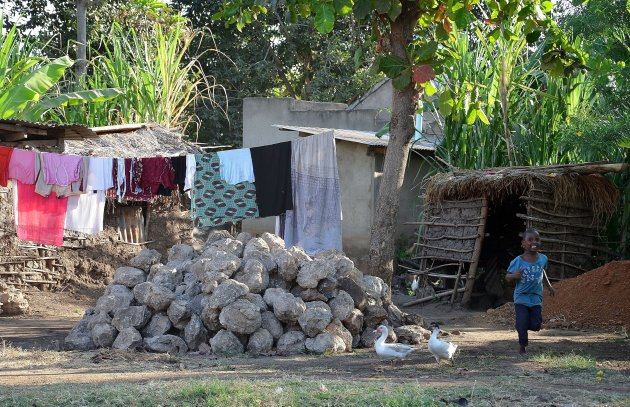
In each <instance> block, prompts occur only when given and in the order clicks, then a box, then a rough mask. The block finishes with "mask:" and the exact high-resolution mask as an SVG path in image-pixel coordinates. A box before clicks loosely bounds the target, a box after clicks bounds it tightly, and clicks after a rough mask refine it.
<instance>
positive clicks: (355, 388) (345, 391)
mask: <svg viewBox="0 0 630 407" xmlns="http://www.w3.org/2000/svg"><path fill="white" fill-rule="evenodd" d="M460 398H465V399H467V400H468V401H469V402H472V401H473V400H474V403H475V405H490V404H492V403H491V400H492V399H493V396H492V391H491V390H490V389H488V388H484V387H483V386H479V385H477V386H475V387H472V386H457V387H452V386H448V385H446V386H439V387H438V386H424V385H423V384H422V382H418V383H411V384H397V383H382V382H381V383H364V382H358V383H356V382H349V381H326V382H317V381H310V380H300V379H290V380H277V381H259V380H256V381H250V380H248V381H244V380H208V381H195V380H178V381H169V382H165V381H152V382H148V383H140V384H139V383H119V384H106V385H103V384H100V385H96V384H89V385H85V384H76V385H67V384H64V385H47V386H28V387H27V386H25V387H12V388H10V389H9V388H8V387H0V405H3V406H4V405H11V406H17V407H19V406H38V407H48V406H100V405H107V406H134V407H135V406H157V405H159V406H190V407H193V406H194V407H197V406H230V407H241V406H274V407H275V406H278V407H280V406H283V407H285V406H286V407H298V406H299V407H310V406H366V407H367V406H386V407H398V406H401V407H407V406H409V407H411V406H413V407H417V406H445V405H455V404H456V403H457V401H458V400H459V399H460Z"/></svg>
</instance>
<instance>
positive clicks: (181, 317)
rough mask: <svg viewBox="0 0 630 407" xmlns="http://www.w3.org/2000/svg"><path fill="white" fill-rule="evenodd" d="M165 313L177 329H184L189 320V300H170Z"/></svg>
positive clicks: (190, 311) (190, 313)
mask: <svg viewBox="0 0 630 407" xmlns="http://www.w3.org/2000/svg"><path fill="white" fill-rule="evenodd" d="M166 315H168V319H169V320H170V321H171V323H172V324H173V326H174V327H175V328H177V329H184V328H185V327H186V325H187V324H188V321H189V320H190V316H191V315H192V310H191V309H190V301H186V300H185V299H177V300H175V301H173V302H171V305H169V306H168V309H167V310H166Z"/></svg>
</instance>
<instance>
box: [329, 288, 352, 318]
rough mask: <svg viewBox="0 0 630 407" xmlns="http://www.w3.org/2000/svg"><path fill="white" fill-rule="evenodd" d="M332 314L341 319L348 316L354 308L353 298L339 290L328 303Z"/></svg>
mask: <svg viewBox="0 0 630 407" xmlns="http://www.w3.org/2000/svg"><path fill="white" fill-rule="evenodd" d="M328 305H329V306H330V310H331V311H332V315H333V317H334V318H337V319H339V320H341V321H343V320H344V319H346V318H348V317H349V316H350V314H351V313H352V310H353V309H354V300H353V299H352V297H351V296H350V294H348V293H347V292H345V291H343V290H339V292H338V293H337V296H336V297H335V298H333V299H332V300H330V302H329V303H328Z"/></svg>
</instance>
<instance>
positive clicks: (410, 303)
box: [402, 288, 465, 307]
mask: <svg viewBox="0 0 630 407" xmlns="http://www.w3.org/2000/svg"><path fill="white" fill-rule="evenodd" d="M464 290H465V288H459V289H457V292H458V293H461V292H464ZM453 291H454V290H448V291H443V292H441V293H439V294H435V295H430V296H427V297H423V298H420V299H418V300H413V301H409V302H407V303H404V304H403V305H402V306H403V307H411V306H412V305H416V304H420V303H421V302H426V301H431V300H432V299H434V298H442V297H446V296H448V295H451V294H453Z"/></svg>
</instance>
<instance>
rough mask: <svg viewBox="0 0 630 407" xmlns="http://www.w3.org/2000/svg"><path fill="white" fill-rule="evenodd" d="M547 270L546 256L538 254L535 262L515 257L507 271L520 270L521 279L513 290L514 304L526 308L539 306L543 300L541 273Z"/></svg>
mask: <svg viewBox="0 0 630 407" xmlns="http://www.w3.org/2000/svg"><path fill="white" fill-rule="evenodd" d="M546 268H547V256H545V255H544V254H542V253H538V259H537V260H536V261H535V262H529V261H525V260H523V258H522V257H521V256H518V257H516V258H515V259H514V260H512V262H511V263H510V266H509V267H508V269H507V272H508V273H514V272H515V271H518V269H521V279H520V280H518V281H517V283H516V287H515V288H514V304H523V305H527V306H528V307H532V306H534V305H541V304H542V299H543V272H544V271H545V269H546Z"/></svg>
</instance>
